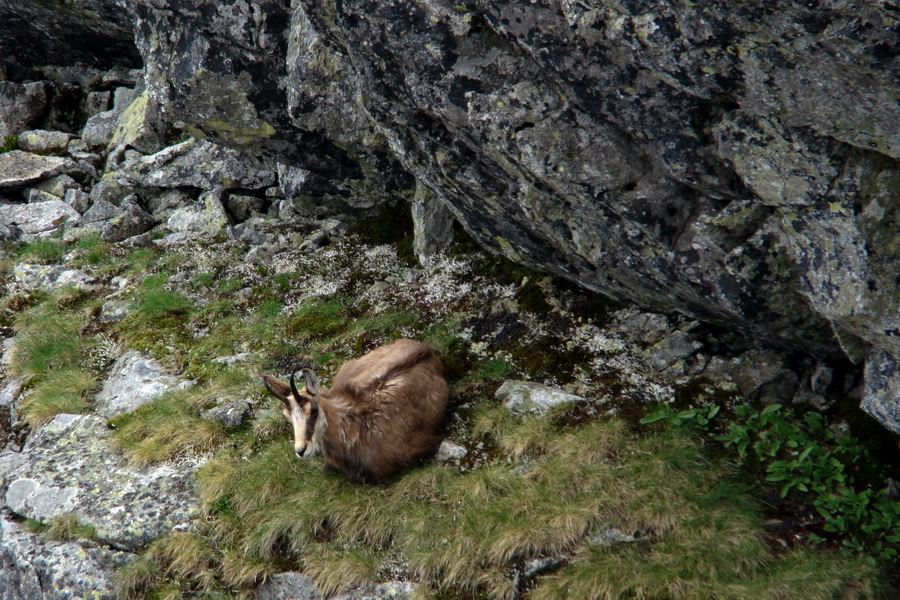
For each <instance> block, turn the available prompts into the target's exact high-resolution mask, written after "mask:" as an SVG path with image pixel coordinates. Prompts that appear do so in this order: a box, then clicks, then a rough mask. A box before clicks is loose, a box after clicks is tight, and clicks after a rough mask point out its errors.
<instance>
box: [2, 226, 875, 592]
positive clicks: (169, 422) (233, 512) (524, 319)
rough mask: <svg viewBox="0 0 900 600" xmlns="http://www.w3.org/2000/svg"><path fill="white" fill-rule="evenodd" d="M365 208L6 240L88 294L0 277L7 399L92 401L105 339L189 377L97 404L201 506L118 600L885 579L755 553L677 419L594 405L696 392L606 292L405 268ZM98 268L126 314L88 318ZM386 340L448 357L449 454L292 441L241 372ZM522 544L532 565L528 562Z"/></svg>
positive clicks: (710, 465)
mask: <svg viewBox="0 0 900 600" xmlns="http://www.w3.org/2000/svg"><path fill="white" fill-rule="evenodd" d="M373 223H374V224H373ZM373 223H370V224H369V225H371V226H372V227H375V233H378V231H377V227H376V225H377V222H373ZM369 225H366V227H368V226H369ZM366 227H360V228H358V229H356V230H354V231H351V232H350V233H349V234H348V236H347V237H346V238H344V239H342V240H336V241H334V243H332V244H330V245H328V246H326V247H324V248H321V249H319V250H318V251H317V252H315V253H313V254H310V253H303V252H300V251H285V252H283V253H281V254H278V255H276V256H275V257H274V258H272V259H271V260H270V261H268V262H267V263H266V264H265V265H257V264H253V263H249V262H247V261H245V260H243V255H244V253H245V252H246V251H247V250H248V249H249V248H247V247H245V246H243V245H242V244H241V243H239V242H233V241H232V242H224V243H210V244H198V245H194V246H192V247H191V248H190V249H187V248H185V249H182V250H179V249H177V248H176V249H170V250H167V251H163V250H160V249H157V248H155V247H148V248H140V249H127V248H124V247H120V246H115V245H107V244H103V243H102V242H100V241H99V240H96V239H93V240H85V241H82V242H80V243H79V244H78V245H77V246H76V245H66V244H62V243H61V242H59V241H53V240H51V241H48V242H41V243H35V244H30V245H28V246H21V247H19V248H18V249H17V250H16V252H15V253H14V254H13V255H12V256H13V258H12V259H10V260H7V261H5V262H4V263H2V264H0V272H2V273H3V274H5V275H7V276H9V274H10V273H11V265H12V264H13V263H14V262H15V261H25V260H29V261H33V262H38V261H40V262H45V263H54V262H67V263H68V264H70V265H73V266H78V267H79V268H81V269H83V270H85V271H86V272H89V273H91V274H92V275H94V276H95V277H97V278H98V280H99V281H100V282H101V285H100V287H99V288H98V289H97V290H95V291H93V292H90V293H85V292H76V291H72V290H69V291H65V290H64V291H60V292H56V293H54V294H51V295H48V294H43V293H39V292H33V291H26V290H20V289H17V287H16V286H15V285H14V284H11V283H7V285H6V287H5V289H4V290H2V292H3V299H2V301H0V319H2V322H0V326H2V327H4V328H10V329H12V328H14V329H15V330H16V331H17V332H18V333H19V334H20V338H21V342H22V345H21V346H20V347H18V348H17V350H16V352H15V355H14V364H13V369H14V370H15V372H17V373H19V374H22V375H24V376H27V377H29V378H30V380H29V383H28V387H29V393H30V395H29V396H28V399H27V400H26V401H24V402H23V406H22V411H23V414H24V416H25V418H26V420H27V421H28V422H29V423H31V424H32V425H33V426H38V425H39V424H40V423H42V422H44V421H46V420H47V419H49V418H52V416H53V415H54V414H57V413H58V412H70V411H76V412H78V411H89V410H90V409H91V407H90V398H91V396H92V391H93V390H94V389H95V387H96V385H97V382H98V381H101V380H102V378H103V377H104V375H105V373H106V371H107V370H108V368H109V366H110V360H111V356H112V355H114V354H115V352H116V351H117V348H126V347H131V348H136V349H138V350H141V351H143V352H147V353H150V354H152V355H153V356H154V357H156V358H157V359H159V360H160V361H162V362H163V363H164V364H166V365H167V366H169V367H170V368H172V369H173V370H177V371H179V372H181V373H183V374H184V375H185V376H187V377H190V378H192V379H194V380H196V382H197V385H196V386H194V388H192V389H191V390H188V391H181V392H177V393H172V394H168V395H166V396H163V397H161V398H160V399H158V400H156V401H155V402H153V403H150V404H148V405H145V406H144V407H142V408H141V409H139V410H138V411H136V412H134V413H132V414H129V415H124V416H121V417H117V418H116V419H114V420H113V422H112V425H113V426H114V427H115V428H116V435H115V438H116V443H117V444H118V446H119V447H120V448H121V449H122V451H123V452H125V453H126V454H127V455H128V456H129V458H130V460H131V461H132V463H134V464H136V465H145V464H150V463H154V462H158V461H164V460H171V459H179V460H194V459H196V458H198V457H202V459H203V460H202V461H201V462H203V463H204V465H203V466H202V468H201V469H200V470H199V472H198V489H199V493H200V496H201V499H202V503H203V509H204V512H205V514H204V518H203V519H200V520H198V521H197V522H196V523H194V524H193V526H192V527H191V529H190V530H189V531H179V532H174V533H172V534H170V535H168V536H166V537H164V538H162V539H159V540H157V541H156V542H154V543H153V544H151V545H150V546H149V547H148V548H146V549H145V550H144V551H143V552H142V553H141V555H140V556H139V558H138V559H136V560H135V561H134V562H133V563H132V564H131V565H130V566H128V567H126V568H125V569H123V570H122V571H121V572H120V573H119V575H118V584H119V591H120V595H121V596H122V597H125V598H180V597H184V598H194V597H205V598H228V597H252V590H254V589H255V587H256V586H258V585H259V583H260V582H261V581H263V580H264V579H265V577H266V576H268V575H270V574H273V573H276V572H279V571H282V570H290V569H301V570H303V571H304V572H306V573H308V574H310V575H312V576H313V577H314V578H315V579H316V581H317V582H318V583H319V585H320V586H321V587H322V589H323V590H325V591H326V592H329V593H330V592H336V591H339V590H340V589H342V588H343V587H345V586H348V585H350V584H353V583H357V582H364V581H372V580H374V581H379V580H391V579H397V578H401V579H403V578H408V579H413V580H416V581H419V582H422V584H423V585H422V586H420V588H419V591H418V592H417V593H418V594H419V595H421V596H423V597H436V598H437V597H439V598H480V597H494V598H517V597H524V598H541V599H542V598H648V599H659V600H669V599H673V598H697V599H701V598H702V599H704V600H705V599H709V598H719V599H725V598H772V599H782V598H804V599H819V598H822V599H831V598H877V597H879V594H880V593H881V591H882V590H883V587H884V581H885V579H884V576H883V574H882V572H881V570H880V568H879V566H878V565H877V564H875V565H873V564H871V563H870V562H869V561H867V560H866V558H867V557H865V556H862V555H849V554H843V553H838V552H833V551H830V550H826V549H817V548H814V547H796V548H787V549H784V548H778V549H773V547H772V546H771V544H770V541H771V540H769V538H768V537H767V535H766V534H765V531H764V529H763V527H762V523H763V520H764V519H765V510H766V507H765V506H764V505H762V504H761V503H760V501H759V499H758V497H757V496H756V494H754V492H753V490H752V489H751V486H750V485H749V484H745V483H741V481H740V476H739V473H737V472H736V471H735V470H734V468H733V467H732V466H730V465H729V463H728V461H727V460H725V459H723V458H720V457H711V456H709V454H708V453H707V452H705V449H704V446H703V444H702V442H701V441H699V440H698V439H697V438H693V437H691V436H690V435H689V433H687V432H678V431H673V430H669V429H665V428H659V427H654V428H638V427H637V426H636V422H637V419H634V418H622V417H621V416H614V415H613V413H614V412H616V410H618V414H619V415H622V414H625V415H628V414H629V411H634V412H640V410H641V408H640V406H641V403H643V402H646V401H647V400H671V399H672V397H673V396H675V395H676V394H688V393H689V392H690V393H693V391H692V390H693V388H690V387H688V388H684V389H680V390H673V389H672V388H670V387H668V386H666V385H663V384H660V383H658V382H656V381H654V380H653V379H652V378H651V377H648V376H646V375H645V374H644V373H642V372H640V371H639V370H637V369H636V368H635V367H634V365H633V364H632V363H630V362H629V356H628V349H627V347H626V346H624V345H623V344H621V343H620V342H618V341H616V340H612V339H609V338H608V336H607V335H606V334H605V333H604V331H603V329H602V326H603V325H604V320H605V318H606V314H607V312H608V310H609V309H610V307H609V306H607V305H606V304H605V303H603V302H596V301H595V300H594V299H592V298H591V297H589V296H588V295H587V294H584V293H583V292H580V291H578V290H575V289H572V288H571V287H570V286H567V285H565V284H561V283H560V282H559V281H556V280H553V279H551V278H547V277H544V276H542V275H539V274H536V273H533V272H529V271H527V270H525V269H522V268H520V267H516V266H514V265H511V264H510V263H506V262H504V261H502V260H497V259H496V258H495V257H488V256H486V255H484V254H482V253H480V252H479V251H477V250H474V249H472V248H471V247H470V246H467V245H466V244H458V245H457V246H456V247H455V248H454V249H453V250H452V251H451V252H449V253H448V254H447V255H446V256H444V257H442V258H441V259H439V260H438V261H436V263H435V264H434V266H433V267H432V268H431V269H430V270H429V271H423V270H421V269H419V268H416V267H415V266H414V265H412V263H411V262H410V261H409V258H408V257H407V256H406V255H405V251H403V250H402V248H401V249H400V251H399V252H398V249H397V247H396V246H395V245H393V244H391V243H387V242H388V241H390V240H386V239H380V238H378V239H376V238H373V237H372V236H373V235H375V234H373V233H372V231H369V230H368V229H366ZM379 235H380V234H379ZM404 237H408V236H404ZM114 277H116V278H118V279H117V280H116V284H115V285H114V284H113V278H114ZM9 281H10V278H9V277H7V282H9ZM115 290H119V293H118V296H117V298H118V299H121V300H125V301H127V302H129V303H130V307H131V308H130V312H129V316H128V317H126V318H125V319H124V320H123V321H121V322H119V323H115V324H104V323H100V322H99V321H98V320H97V314H98V313H99V310H100V306H101V305H102V302H103V297H104V296H105V295H108V294H110V293H113V292H114V291H115ZM400 337H414V338H418V339H423V340H425V341H427V342H429V343H431V344H432V345H433V346H434V347H435V349H436V351H437V353H438V355H439V356H440V358H441V359H442V361H443V363H444V364H445V367H446V373H447V378H448V380H449V382H450V384H451V389H452V395H451V408H450V415H449V419H448V424H447V430H446V431H447V434H448V436H449V437H450V438H452V439H453V440H454V441H456V442H458V443H460V444H462V445H463V446H465V447H466V448H467V449H468V452H469V453H468V455H467V457H466V458H464V459H461V460H455V461H450V462H446V463H435V462H429V463H426V464H424V465H421V466H418V467H416V468H414V469H412V470H410V471H409V472H408V473H406V474H404V475H403V476H402V477H400V478H399V479H398V480H397V481H396V482H395V483H393V484H392V485H390V486H386V487H362V486H353V485H350V484H349V483H347V481H346V480H345V478H344V477H342V476H341V475H340V474H325V473H323V472H322V471H321V470H320V463H319V462H317V460H316V459H313V460H311V461H306V462H301V461H297V460H296V458H294V457H293V453H292V452H291V451H290V444H291V442H290V431H289V429H288V427H287V425H286V424H285V423H284V421H283V418H282V417H281V415H280V411H279V409H278V406H277V401H274V400H272V399H270V398H269V397H268V396H267V395H266V393H265V391H264V389H263V388H262V386H261V385H260V383H259V375H260V374H261V373H264V372H265V373H273V374H276V375H285V374H288V373H290V372H291V371H293V370H296V369H298V368H300V367H313V368H315V369H317V370H318V371H319V373H320V376H321V377H322V379H323V380H324V381H325V382H326V383H327V381H328V380H329V379H330V378H331V377H332V376H333V375H334V373H335V372H336V371H337V369H338V368H339V367H340V365H341V364H342V363H343V362H344V361H346V360H348V359H350V358H354V357H357V356H359V355H360V354H362V353H364V352H366V351H368V350H370V349H372V348H374V347H376V346H378V345H380V344H383V343H386V342H390V341H392V340H394V339H397V338H400ZM98 340H101V341H98ZM104 340H105V341H104ZM223 357H240V358H239V359H236V360H235V361H231V364H227V363H228V361H222V360H220V359H221V358H223ZM506 378H529V379H535V380H538V381H547V382H549V383H554V384H557V385H561V386H565V387H566V388H567V389H568V390H569V391H573V392H577V393H579V394H580V395H582V396H584V397H585V398H586V400H585V401H584V402H582V403H577V404H573V405H567V406H563V407H560V408H558V409H557V410H556V411H554V412H553V413H552V414H550V415H548V416H545V417H516V416H514V415H512V414H510V413H509V412H508V411H506V410H505V409H503V408H502V407H499V406H498V405H497V401H496V400H495V399H494V397H493V392H494V391H495V390H496V388H497V387H498V386H499V385H500V383H501V382H502V381H503V380H504V379H506ZM698 385H699V384H698ZM704 385H706V383H705V382H704ZM54 392H55V393H54ZM51 399H52V400H51ZM234 400H245V401H248V402H249V403H250V404H251V406H252V407H253V413H252V417H251V418H250V419H249V420H248V421H247V422H245V423H244V424H242V425H240V426H237V427H232V428H227V427H225V426H224V425H221V424H219V423H215V422H213V421H209V420H206V419H204V418H202V417H201V415H200V413H201V411H202V410H203V409H206V408H210V407H213V406H216V405H219V404H225V403H227V402H231V401H234ZM625 407H628V408H627V410H626V408H625ZM613 409H616V410H613ZM753 485H756V483H754V484H753ZM60 527H61V528H62V525H60ZM63 529H64V528H63ZM616 531H617V532H619V535H620V536H624V538H622V537H619V538H616V536H615V535H612V538H610V532H616ZM624 539H627V540H628V541H623V540H624ZM610 540H611V541H610ZM616 540H618V541H616ZM535 559H549V560H550V562H548V563H547V564H548V565H550V566H548V567H546V568H545V569H544V570H540V569H538V570H537V571H536V572H534V573H532V572H531V570H530V567H529V565H530V564H531V563H530V561H533V560H535Z"/></svg>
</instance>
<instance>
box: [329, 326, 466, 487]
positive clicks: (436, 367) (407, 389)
mask: <svg viewBox="0 0 900 600" xmlns="http://www.w3.org/2000/svg"><path fill="white" fill-rule="evenodd" d="M331 395H332V397H334V398H335V399H337V398H340V399H341V400H342V401H344V402H346V403H347V404H345V410H346V417H347V419H348V422H347V425H348V426H350V427H352V429H353V430H355V433H356V436H354V437H356V440H355V443H353V444H352V446H353V447H354V448H347V450H348V451H350V452H351V453H352V452H353V451H357V452H362V453H363V455H362V456H358V457H355V458H357V459H361V460H360V464H361V465H365V467H364V469H363V470H366V469H367V470H369V471H371V472H370V473H369V474H368V475H365V474H364V476H363V477H362V478H363V479H372V480H376V481H383V480H386V479H389V478H391V477H392V476H394V475H396V474H397V472H399V471H400V470H402V469H404V468H406V467H408V466H410V465H411V464H412V463H414V462H416V461H417V460H419V459H421V458H425V457H427V456H429V455H430V454H432V453H433V452H434V451H435V450H436V449H437V446H438V445H439V444H440V440H441V438H440V436H439V433H438V432H439V429H440V427H441V425H442V423H443V419H444V414H445V412H446V408H447V399H448V396H449V390H448V387H447V382H446V381H445V380H444V377H443V374H442V367H441V363H440V361H439V360H438V359H437V357H435V356H434V354H433V351H432V349H431V347H430V346H428V345H427V344H423V343H421V342H416V341H413V340H405V339H404V340H398V341H397V342H394V343H393V344H390V345H388V346H382V347H381V348H378V349H376V350H374V351H372V352H370V353H369V354H366V355H365V356H363V357H361V358H358V359H356V360H353V361H350V362H348V363H346V364H345V365H344V366H343V367H341V369H340V370H339V371H338V374H337V375H336V376H335V379H334V385H333V387H332V389H331ZM351 424H352V425H351ZM345 439H347V438H345ZM348 441H349V440H348ZM336 450H337V449H336ZM347 458H349V457H347ZM347 466H349V465H347Z"/></svg>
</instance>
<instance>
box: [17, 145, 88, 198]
mask: <svg viewBox="0 0 900 600" xmlns="http://www.w3.org/2000/svg"><path fill="white" fill-rule="evenodd" d="M74 165H75V163H73V162H72V161H71V160H69V159H67V158H60V157H58V156H41V155H39V154H33V153H31V152H24V151H22V150H13V151H12V152H4V153H3V154H0V190H2V189H7V188H21V187H25V186H27V185H30V184H32V183H36V182H38V181H41V180H42V179H47V178H49V177H53V176H54V175H59V174H60V173H62V172H63V171H65V170H66V169H68V168H72V167H73V166H74Z"/></svg>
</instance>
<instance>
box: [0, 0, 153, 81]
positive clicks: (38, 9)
mask: <svg viewBox="0 0 900 600" xmlns="http://www.w3.org/2000/svg"><path fill="white" fill-rule="evenodd" d="M125 4H126V2H124V1H119V2H115V1H113V0H79V1H78V2H69V1H68V0H41V1H34V2H22V0H0V57H3V58H4V59H6V60H12V61H15V63H18V64H21V65H26V66H36V65H47V64H75V63H82V64H88V65H93V66H99V67H111V66H116V65H128V66H137V65H138V64H139V63H140V57H139V55H138V54H137V52H136V51H135V48H134V43H133V42H132V38H131V18H130V15H129V12H128V10H127V9H126V8H125V6H124V5H125Z"/></svg>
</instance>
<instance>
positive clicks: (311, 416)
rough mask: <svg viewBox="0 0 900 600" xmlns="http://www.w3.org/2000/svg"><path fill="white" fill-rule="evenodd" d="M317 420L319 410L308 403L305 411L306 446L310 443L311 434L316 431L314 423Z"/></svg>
mask: <svg viewBox="0 0 900 600" xmlns="http://www.w3.org/2000/svg"><path fill="white" fill-rule="evenodd" d="M318 420H319V408H318V407H317V406H316V405H315V404H313V403H312V402H310V403H309V407H307V409H306V442H307V443H308V444H311V443H312V439H313V433H314V432H315V430H316V421H318Z"/></svg>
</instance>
